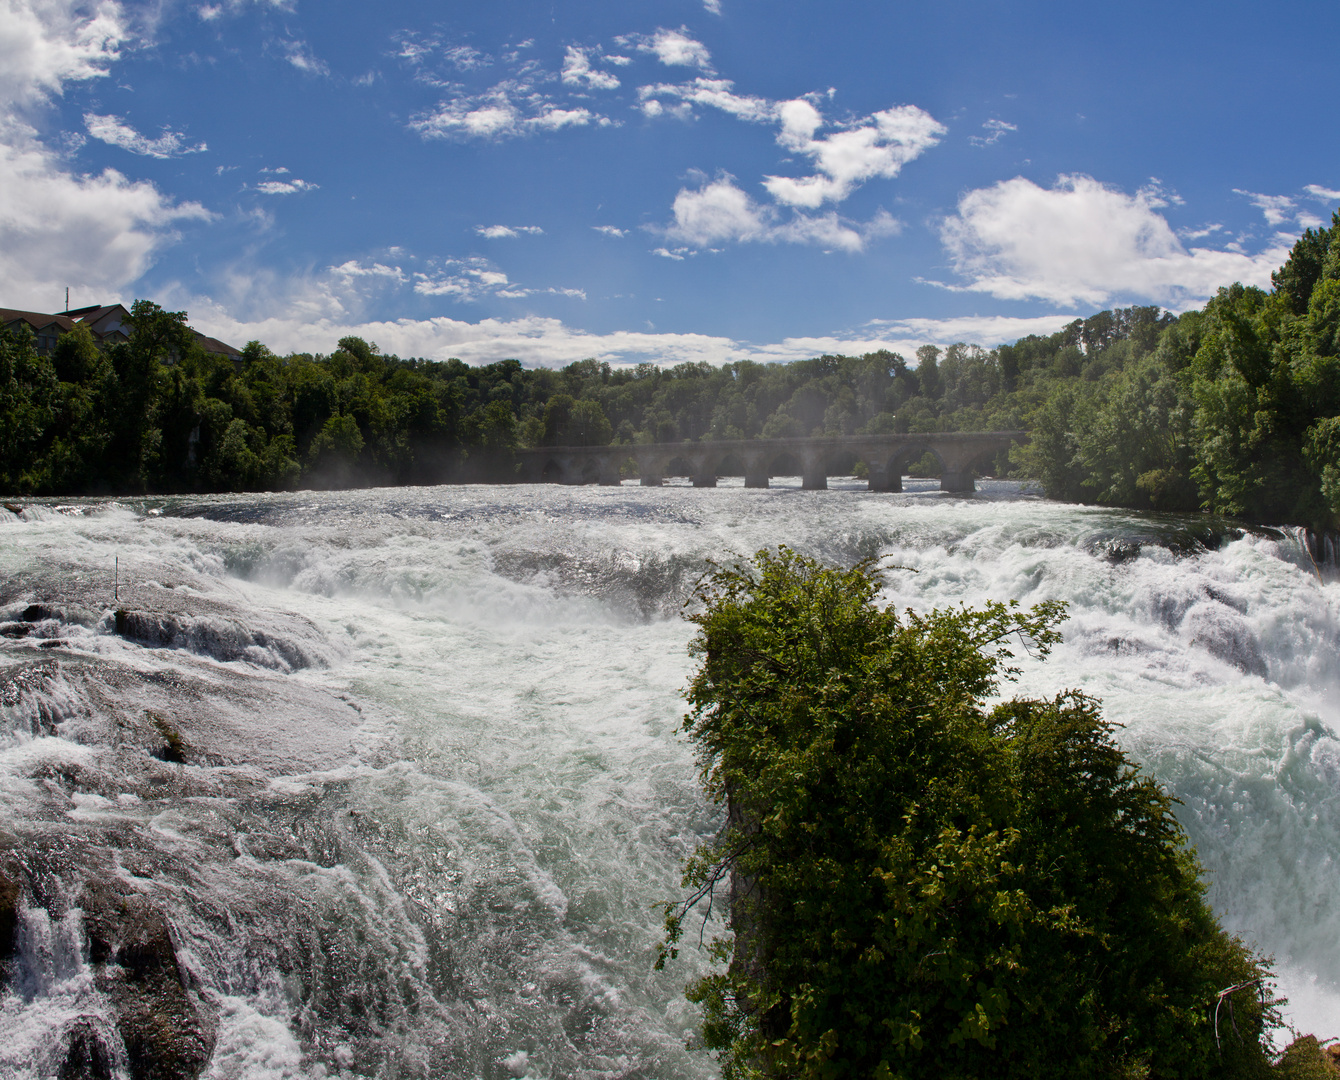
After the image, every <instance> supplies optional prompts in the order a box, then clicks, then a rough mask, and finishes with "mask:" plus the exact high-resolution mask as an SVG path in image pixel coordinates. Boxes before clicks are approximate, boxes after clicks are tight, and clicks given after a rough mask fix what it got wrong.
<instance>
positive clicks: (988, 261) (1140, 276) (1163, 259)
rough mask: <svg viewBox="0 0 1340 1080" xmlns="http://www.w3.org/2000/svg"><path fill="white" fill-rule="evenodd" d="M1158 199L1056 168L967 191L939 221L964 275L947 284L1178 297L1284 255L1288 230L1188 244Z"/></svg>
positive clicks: (1025, 294)
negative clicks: (1238, 246) (1261, 237)
mask: <svg viewBox="0 0 1340 1080" xmlns="http://www.w3.org/2000/svg"><path fill="white" fill-rule="evenodd" d="M1156 201H1157V197H1156V196H1155V195H1151V194H1149V193H1147V192H1146V191H1140V192H1137V193H1136V194H1134V195H1127V194H1126V193H1124V192H1123V191H1121V190H1119V189H1117V188H1114V187H1109V186H1108V185H1106V184H1102V183H1100V182H1099V181H1097V180H1094V179H1093V178H1092V177H1088V176H1083V175H1070V176H1062V177H1060V178H1058V180H1057V182H1056V184H1055V185H1054V186H1053V187H1051V188H1042V187H1039V186H1038V185H1036V184H1034V183H1033V182H1032V181H1031V180H1026V179H1024V178H1023V177H1016V178H1015V179H1013V180H1003V181H1001V182H999V183H997V184H994V185H992V186H991V187H988V188H979V189H977V190H975V191H970V192H968V193H967V194H966V195H964V196H963V197H962V198H960V199H959V203H958V210H957V212H956V213H955V214H954V215H952V216H950V217H949V218H947V219H946V220H945V221H944V222H943V224H942V225H941V229H940V235H941V240H942V242H943V243H944V246H945V250H946V251H947V252H948V254H949V257H950V259H951V261H952V263H953V267H954V270H955V272H956V273H957V274H959V275H960V276H961V277H962V278H964V279H966V284H964V285H957V286H947V287H950V288H956V289H965V290H970V291H974V292H983V293H989V294H990V295H992V296H995V297H998V298H1000V299H1004V300H1024V299H1039V300H1048V301H1051V302H1053V303H1057V304H1060V305H1062V306H1064V307H1074V306H1075V305H1077V304H1090V305H1094V306H1098V305H1102V304H1107V303H1110V302H1112V301H1114V300H1116V299H1119V298H1139V299H1144V300H1153V301H1157V302H1158V303H1161V304H1164V305H1165V306H1168V307H1179V306H1183V305H1187V304H1189V303H1192V302H1194V301H1197V300H1201V299H1204V298H1205V297H1207V296H1211V295H1213V294H1214V292H1215V290H1216V289H1217V288H1218V287H1219V286H1220V285H1222V284H1223V283H1224V282H1226V281H1241V282H1244V283H1246V284H1252V285H1261V286H1264V287H1268V286H1269V284H1270V272H1271V270H1273V269H1274V268H1275V267H1277V266H1278V265H1279V264H1280V263H1281V262H1283V261H1284V259H1285V258H1286V257H1287V255H1288V251H1289V245H1290V243H1291V242H1292V237H1289V236H1285V235H1282V234H1276V236H1275V237H1274V239H1273V240H1272V241H1271V244H1270V246H1269V247H1268V248H1267V249H1266V250H1264V251H1261V252H1259V253H1258V254H1256V255H1247V254H1244V253H1242V252H1240V251H1229V250H1216V249H1213V248H1205V247H1192V248H1187V247H1185V246H1184V245H1183V243H1182V241H1181V240H1179V239H1178V237H1177V235H1176V233H1174V232H1173V230H1172V228H1171V226H1169V224H1168V222H1167V220H1166V219H1165V218H1164V217H1163V216H1162V215H1161V214H1159V213H1158V211H1157V206H1156Z"/></svg>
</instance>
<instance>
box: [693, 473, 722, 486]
mask: <svg viewBox="0 0 1340 1080" xmlns="http://www.w3.org/2000/svg"><path fill="white" fill-rule="evenodd" d="M693 486H694V487H716V486H717V477H716V473H694V475H693Z"/></svg>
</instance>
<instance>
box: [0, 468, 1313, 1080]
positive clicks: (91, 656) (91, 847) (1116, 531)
mask: <svg viewBox="0 0 1340 1080" xmlns="http://www.w3.org/2000/svg"><path fill="white" fill-rule="evenodd" d="M737 483H738V481H737ZM785 485H786V482H785V481H783V482H782V486H775V487H773V488H771V489H768V490H764V491H758V490H745V489H743V488H741V487H738V486H724V485H723V486H722V487H718V488H716V489H693V488H688V487H666V488H659V489H650V488H640V487H632V486H624V487H621V488H596V487H585V488H564V487H557V486H527V487H442V488H413V489H403V488H402V489H383V490H373V491H359V492H343V493H310V492H301V493H296V494H280V495H261V496H257V495H236V496H215V497H201V498H190V499H144V500H131V501H127V500H122V501H117V502H113V501H108V500H78V501H74V502H68V503H64V504H61V503H59V502H57V501H55V500H41V501H38V502H37V503H35V504H32V505H26V506H25V509H24V511H23V513H22V515H15V514H13V513H11V512H9V511H0V634H3V636H2V637H0V855H6V854H7V855H8V856H9V857H11V858H14V859H17V860H18V862H19V863H20V864H21V865H22V867H23V870H24V875H25V878H24V880H25V882H26V883H27V884H26V885H25V889H24V893H23V899H22V901H21V905H20V910H19V913H18V932H17V942H18V951H17V954H16V956H15V958H14V959H13V960H12V961H11V963H10V978H9V979H8V984H7V986H6V987H5V989H4V990H3V991H0V1031H4V1032H5V1033H6V1035H5V1038H4V1039H3V1040H0V1076H2V1077H6V1078H8V1077H14V1078H25V1080H26V1078H33V1080H36V1078H37V1077H45V1076H49V1075H53V1074H54V1072H55V1071H56V1070H57V1069H58V1068H59V1065H60V1060H61V1055H62V1054H63V1053H65V1049H64V1048H65V1046H66V1045H67V1043H68V1041H69V1039H70V1037H71V1036H70V1032H71V1031H73V1030H74V1029H75V1027H76V1026H77V1025H79V1024H83V1025H85V1028H84V1029H85V1030H89V1031H95V1032H98V1033H100V1036H99V1037H101V1038H103V1040H104V1042H105V1043H106V1045H107V1046H109V1047H111V1057H112V1060H111V1062H110V1068H111V1069H112V1071H113V1074H119V1075H126V1069H127V1068H128V1066H127V1063H126V1061H125V1060H124V1055H123V1054H121V1052H120V1051H119V1050H117V1049H116V1046H117V1043H116V1038H115V1035H114V1029H115V1017H114V1015H113V1013H114V1009H113V1004H112V1002H111V1001H110V999H109V998H108V994H107V992H106V991H105V986H104V984H103V983H102V982H100V981H99V979H98V978H95V977H94V973H93V970H92V968H91V960H90V955H89V952H90V945H89V942H88V941H87V940H86V937H87V935H86V932H85V930H84V929H83V921H82V919H81V908H80V906H79V905H80V904H81V903H85V902H86V901H85V900H83V899H81V897H84V896H86V895H87V883H88V882H89V881H91V880H97V881H102V882H108V883H111V885H109V887H111V886H114V887H115V889H117V890H120V893H119V894H122V895H133V896H135V897H140V898H143V899H144V901H145V902H146V903H149V904H152V905H153V907H154V910H157V911H161V912H162V913H163V916H164V917H165V918H166V921H167V924H168V926H170V929H171V938H172V941H173V943H174V944H175V948H176V962H177V965H178V967H179V969H180V970H181V973H182V977H183V980H184V982H185V984H186V985H187V987H188V988H189V992H190V993H191V994H192V995H193V1000H195V1001H196V1002H197V1003H198V1006H199V1010H200V1015H201V1017H202V1024H204V1026H206V1027H207V1028H208V1030H209V1032H210V1037H211V1038H212V1039H213V1043H212V1050H211V1051H210V1056H209V1062H208V1065H207V1067H206V1069H205V1073H204V1075H205V1076H207V1077H211V1078H214V1080H223V1078H233V1077H237V1078H243V1077H245V1078H248V1080H251V1078H256V1080H271V1078H273V1080H279V1078H298V1077H305V1078H312V1080H317V1078H322V1077H335V1076H349V1077H353V1076H367V1077H373V1076H375V1077H386V1078H392V1077H396V1078H399V1077H406V1078H408V1077H429V1076H451V1077H462V1078H470V1077H479V1078H481V1080H483V1078H489V1080H492V1078H501V1077H534V1078H540V1077H590V1078H596V1077H609V1078H613V1077H629V1078H631V1077H686V1078H687V1077H702V1076H712V1075H715V1071H716V1070H715V1066H714V1064H713V1062H712V1060H711V1058H710V1057H709V1056H708V1055H707V1054H705V1053H703V1052H702V1051H700V1050H694V1049H687V1048H686V1047H685V1042H686V1038H687V1037H688V1036H689V1035H690V1033H691V1030H692V1026H693V1022H694V1012H693V1009H692V1007H691V1006H689V1005H688V1004H687V1003H686V1002H685V1001H684V1000H683V996H682V988H683V986H684V984H685V983H686V982H687V981H689V980H690V979H691V978H693V977H694V976H695V975H697V974H699V973H701V971H703V970H704V964H705V961H704V959H703V957H702V956H701V955H700V954H698V953H697V952H696V951H695V950H694V949H692V948H690V949H686V950H685V951H684V953H683V954H682V955H681V959H680V960H679V961H678V962H676V963H672V964H671V965H670V966H669V969H668V970H667V971H666V972H664V973H661V974H657V973H655V972H654V971H653V970H652V962H653V959H654V956H655V950H656V945H657V943H658V941H659V939H660V916H659V913H658V912H657V911H656V909H655V907H654V905H655V904H656V903H657V902H659V901H664V900H667V899H672V898H674V897H676V896H677V895H678V893H679V876H680V869H679V867H680V864H681V862H682V860H683V858H684V856H685V855H686V854H687V853H688V852H689V851H690V850H691V849H692V847H693V845H694V844H695V843H696V842H697V841H698V840H699V839H700V838H702V837H704V836H707V835H710V834H711V833H712V832H713V831H714V830H715V829H716V828H717V826H718V823H719V811H718V809H717V808H715V807H713V806H711V805H710V804H708V803H706V802H705V800H704V799H703V797H702V794H701V792H700V789H699V787H698V783H697V775H696V768H695V764H694V761H693V759H692V755H691V753H690V752H689V749H688V747H687V746H686V745H685V743H684V742H683V741H682V740H681V739H680V738H679V737H678V736H677V735H676V728H677V726H678V724H679V721H680V718H681V715H682V712H683V701H682V699H681V698H680V696H679V691H680V690H681V688H683V687H684V686H685V685H686V684H687V681H688V679H689V676H690V672H691V661H690V658H689V657H688V655H687V653H686V649H685V646H686V644H687V642H688V640H689V637H690V631H691V629H692V627H691V626H690V625H689V624H688V623H686V622H685V621H684V620H683V619H682V618H681V615H680V609H681V605H682V603H683V602H684V600H685V599H686V597H687V596H688V595H689V593H690V591H691V589H692V586H693V583H694V582H695V581H696V580H697V579H698V577H699V576H700V575H701V574H702V573H703V571H704V570H705V569H706V566H707V561H708V560H709V559H716V560H725V559H729V558H730V557H731V556H732V555H747V554H750V553H752V552H753V551H755V550H756V549H758V548H760V547H764V546H771V545H776V544H779V543H784V544H788V545H790V546H792V547H794V548H796V549H798V550H800V551H802V552H805V553H808V554H813V555H816V556H819V557H821V558H824V559H828V560H832V561H842V562H851V561H854V560H856V559H859V558H863V557H867V556H876V555H887V556H891V557H892V558H891V561H892V562H894V563H897V564H900V565H902V566H905V567H911V568H913V569H915V570H916V571H917V572H916V573H910V572H904V571H896V572H893V573H891V574H890V575H889V577H888V586H887V589H886V595H887V599H888V600H889V602H891V603H894V604H896V605H898V606H899V607H900V608H901V607H913V608H918V609H927V608H930V607H933V606H937V605H938V606H945V605H948V604H957V603H959V602H966V603H969V604H971V603H976V602H980V601H983V600H987V599H1000V600H1009V599H1017V600H1019V601H1021V602H1022V603H1024V604H1031V603H1036V602H1038V601H1040V600H1045V599H1062V600H1066V601H1068V602H1069V604H1070V620H1069V621H1068V622H1067V623H1065V624H1064V626H1063V630H1064V632H1065V642H1064V644H1063V645H1062V646H1060V647H1058V648H1057V649H1056V650H1055V652H1054V653H1053V655H1052V657H1051V659H1050V660H1048V661H1046V662H1040V661H1036V660H1033V659H1030V658H1028V657H1024V658H1022V666H1023V669H1024V671H1023V676H1022V678H1021V680H1020V682H1019V683H1018V685H1017V686H1016V687H1014V688H1008V687H1007V692H1008V693H1021V694H1026V695H1034V696H1044V695H1046V696H1050V695H1052V694H1054V693H1056V692H1058V691H1059V690H1061V689H1064V688H1067V687H1080V688H1083V689H1084V690H1085V691H1087V692H1089V693H1091V694H1093V695H1095V696H1097V697H1100V698H1101V699H1102V700H1103V702H1104V709H1105V713H1106V715H1107V716H1108V717H1109V718H1110V719H1112V720H1115V721H1117V722H1118V723H1120V724H1122V725H1124V727H1123V728H1122V730H1121V732H1120V738H1121V741H1122V743H1123V745H1124V746H1125V748H1126V749H1127V750H1128V751H1129V752H1130V754H1131V755H1132V756H1133V757H1134V758H1135V759H1137V760H1139V761H1140V762H1142V763H1143V766H1144V768H1145V769H1146V770H1147V771H1149V772H1150V773H1152V774H1153V775H1154V776H1156V777H1157V778H1158V779H1159V780H1160V782H1161V783H1162V784H1164V785H1165V787H1166V788H1167V789H1168V790H1169V791H1170V792H1171V793H1172V794H1174V795H1175V796H1176V797H1177V798H1178V799H1179V800H1180V805H1179V806H1178V807H1177V813H1178V817H1179V818H1180V820H1181V821H1182V823H1183V825H1184V826H1185V827H1186V830H1187V832H1188V833H1189V835H1190V837H1191V840H1192V842H1193V843H1194V844H1195V845H1196V847H1197V848H1198V850H1199V853H1200V857H1201V860H1202V862H1203V863H1204V864H1205V866H1206V867H1207V870H1208V872H1209V875H1210V877H1209V882H1210V889H1209V898H1210V901H1211V903H1212V905H1213V907H1214V908H1215V910H1216V911H1217V912H1218V913H1219V915H1220V917H1221V919H1222V920H1223V922H1224V923H1225V925H1226V926H1227V927H1228V928H1230V929H1231V930H1233V931H1235V932H1237V933H1240V934H1242V935H1243V936H1244V937H1245V938H1247V939H1248V940H1249V941H1251V942H1252V943H1253V944H1254V945H1255V946H1256V947H1257V948H1259V949H1261V950H1262V951H1265V952H1268V953H1273V954H1274V955H1275V956H1276V958H1277V961H1278V968H1279V971H1280V974H1281V989H1282V990H1283V991H1284V992H1285V993H1287V994H1288V995H1289V997H1290V998H1291V1000H1292V1004H1291V1005H1290V1007H1289V1009H1288V1010H1287V1011H1288V1014H1289V1016H1290V1017H1291V1019H1292V1021H1293V1022H1294V1023H1295V1024H1296V1025H1297V1026H1298V1027H1299V1028H1300V1029H1301V1030H1303V1031H1305V1032H1306V1031H1315V1032H1316V1033H1317V1034H1319V1035H1323V1036H1326V1035H1332V1034H1340V989H1338V988H1340V867H1338V866H1337V864H1336V855H1337V853H1340V740H1338V739H1337V732H1340V583H1338V582H1337V575H1336V569H1335V567H1334V566H1333V565H1332V566H1323V567H1317V566H1316V565H1315V564H1314V563H1313V562H1312V560H1311V558H1310V557H1309V555H1308V553H1307V550H1306V548H1305V547H1303V546H1302V545H1301V544H1300V543H1299V542H1298V539H1297V537H1296V536H1295V535H1293V534H1291V533H1289V532H1288V531H1282V530H1247V529H1242V528H1241V527H1236V528H1235V527H1233V525H1232V523H1224V522H1211V521H1207V520H1206V519H1202V518H1176V517H1166V516H1164V517H1158V516H1151V515H1138V514H1130V513H1122V512H1113V511H1107V510H1098V509H1092V508H1081V507H1073V506H1066V505H1061V504H1057V503H1052V502H1048V501H1046V500H1044V499H1041V498H1039V497H1037V496H1036V495H1030V494H1028V493H1027V492H1025V491H1023V490H1021V488H1020V486H1019V485H1015V484H1008V483H992V482H984V483H982V484H980V488H981V490H979V493H978V494H977V495H976V496H974V497H968V498H964V497H960V496H948V495H942V494H940V493H939V492H938V491H936V490H934V487H935V484H934V482H915V481H909V482H907V487H908V488H909V490H908V491H905V492H903V493H901V494H877V493H869V492H864V491H862V490H860V485H859V484H857V483H856V482H855V481H849V482H846V483H842V482H834V483H833V484H832V487H831V488H830V490H828V491H820V492H810V491H801V490H798V482H796V484H795V485H794V486H785ZM118 560H119V571H117V581H116V582H114V580H113V579H114V566H115V565H117V562H118ZM114 591H115V592H116V593H117V595H116V596H115V597H114V596H113V592H114ZM118 611H120V612H121V614H120V615H119V616H118V614H117V612H118ZM81 890H84V891H81Z"/></svg>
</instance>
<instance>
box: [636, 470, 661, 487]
mask: <svg viewBox="0 0 1340 1080" xmlns="http://www.w3.org/2000/svg"><path fill="white" fill-rule="evenodd" d="M639 472H641V474H642V479H641V480H640V481H638V482H639V483H640V484H641V485H642V486H643V487H660V486H661V484H662V483H663V481H662V478H661V472H660V470H659V469H657V470H656V471H655V472H651V471H649V470H647V469H640V470H639Z"/></svg>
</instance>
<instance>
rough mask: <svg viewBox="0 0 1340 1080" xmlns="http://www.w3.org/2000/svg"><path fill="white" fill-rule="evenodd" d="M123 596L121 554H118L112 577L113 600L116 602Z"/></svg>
mask: <svg viewBox="0 0 1340 1080" xmlns="http://www.w3.org/2000/svg"><path fill="white" fill-rule="evenodd" d="M120 598H121V556H120V555H118V556H116V569H115V571H114V576H113V577H112V601H113V603H115V602H116V601H117V600H119V599H120Z"/></svg>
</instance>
